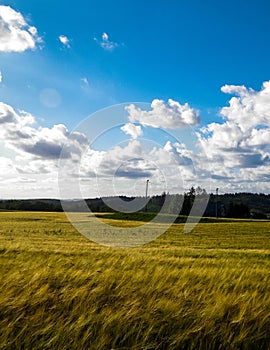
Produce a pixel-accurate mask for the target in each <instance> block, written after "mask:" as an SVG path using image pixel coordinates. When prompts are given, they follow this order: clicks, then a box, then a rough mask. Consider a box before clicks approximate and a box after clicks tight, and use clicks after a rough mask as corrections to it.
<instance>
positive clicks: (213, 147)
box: [0, 0, 270, 198]
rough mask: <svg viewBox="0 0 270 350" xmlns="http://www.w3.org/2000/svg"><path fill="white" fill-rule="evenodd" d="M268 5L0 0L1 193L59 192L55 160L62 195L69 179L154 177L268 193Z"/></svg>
mask: <svg viewBox="0 0 270 350" xmlns="http://www.w3.org/2000/svg"><path fill="white" fill-rule="evenodd" d="M269 15H270V3H269V1H262V0H259V1H256V2H255V1H250V0H249V1H242V0H239V1H220V2H218V3H217V2H216V1H212V0H211V1H210V0H206V1H199V0H197V1H176V0H174V1H172V0H171V1H170V0H169V1H152V0H149V1H142V0H139V1H136V2H135V1H134V2H127V1H123V0H122V1H120V0H118V1H108V0H107V1H106V0H105V1H102V2H101V1H81V0H79V1H77V2H76V3H75V4H68V5H67V3H66V2H64V1H61V0H60V1H57V2H53V1H51V0H49V1H48V0H47V1H43V0H39V1H38V2H37V1H34V0H28V1H27V2H26V1H21V0H12V1H2V2H1V5H0V72H1V74H0V81H1V82H0V102H1V103H0V170H1V173H0V180H1V182H0V198H38V197H54V198H59V197H60V196H61V195H60V194H59V188H58V187H59V186H58V180H57V179H58V174H59V163H58V162H59V158H61V159H62V160H63V159H64V160H65V167H66V166H67V167H68V169H69V171H67V170H65V172H63V171H62V170H63V169H61V171H60V172H61V176H64V177H65V180H64V182H65V184H66V185H67V187H66V190H65V197H76V196H77V195H76V191H74V193H68V191H69V189H70V188H72V186H71V185H70V186H69V185H68V184H72V183H73V182H74V181H77V182H78V183H80V184H81V185H80V188H81V192H82V193H83V195H84V196H87V197H95V196H99V195H111V194H117V195H118V194H127V195H128V194H132V195H142V194H143V191H144V186H145V181H146V179H148V178H150V188H149V190H150V194H155V193H161V192H162V191H163V190H165V191H169V192H170V193H175V192H182V191H186V190H187V189H188V188H189V187H190V186H192V185H194V186H201V187H205V188H206V189H207V190H208V191H214V190H215V188H216V187H219V188H220V192H221V193H222V192H223V193H224V192H235V191H245V192H249V191H252V192H266V193H269V192H270V188H269V187H270V186H269V177H270V175H269V174H270V150H269V139H270V128H269V127H270V85H269V82H268V81H269V79H270V65H269V62H270V35H269V34H270V30H269ZM135 102H140V103H145V104H136V103H135ZM114 105H119V107H110V106H114ZM108 129H110V131H108ZM100 134H102V135H103V136H102V137H101V136H100ZM94 136H95V137H96V138H98V140H95V142H94V143H93V144H92V143H91V140H92V141H93V140H94V139H95V137H94ZM63 147H64V150H65V152H66V153H63V152H62V155H61V150H62V149H63ZM149 155H151V158H149ZM66 162H70V163H67V164H66ZM60 163H61V162H60ZM61 164H62V163H61ZM70 164H71V165H70ZM74 164H75V167H74V168H73V165H74ZM78 164H79V166H78ZM65 169H66V168H65ZM72 169H73V170H72ZM97 177H98V183H99V184H98V185H97V181H96V180H97ZM74 179H75V180H74ZM164 184H165V185H164ZM151 191H152V192H151ZM71 192H72V191H71Z"/></svg>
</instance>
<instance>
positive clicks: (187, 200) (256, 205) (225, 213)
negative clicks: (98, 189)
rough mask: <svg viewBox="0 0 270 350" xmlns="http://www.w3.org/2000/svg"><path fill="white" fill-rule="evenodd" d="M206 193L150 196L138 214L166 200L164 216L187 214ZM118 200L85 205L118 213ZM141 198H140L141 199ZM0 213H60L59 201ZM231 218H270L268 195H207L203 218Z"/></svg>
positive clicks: (75, 203)
mask: <svg viewBox="0 0 270 350" xmlns="http://www.w3.org/2000/svg"><path fill="white" fill-rule="evenodd" d="M205 196H206V193H205V192H204V193H201V192H200V193H199V194H198V193H196V190H195V189H194V188H192V189H191V190H190V191H189V192H188V193H185V194H177V195H171V194H167V195H166V194H165V193H163V194H161V195H156V196H153V197H151V198H150V199H149V202H148V204H147V208H143V209H142V210H141V211H146V210H147V211H148V212H151V213H157V212H159V211H160V210H161V208H162V206H163V204H164V200H165V198H166V208H165V209H164V207H163V212H165V213H168V214H170V213H178V214H181V215H188V214H189V212H190V209H191V207H192V205H193V202H194V199H195V197H198V199H199V200H202V201H203V200H204V198H206V197H205ZM117 198H118V197H107V198H106V203H107V204H106V203H105V202H104V201H103V199H102V198H94V199H86V200H85V202H86V203H87V206H88V207H89V208H90V209H91V211H93V212H115V211H119V212H121V211H122V210H121V207H120V206H119V208H118V210H113V209H111V207H110V203H113V204H114V205H113V207H114V208H117V207H116V206H115V203H116V199H117ZM120 198H121V199H122V200H123V201H126V202H129V201H131V200H133V199H134V198H135V197H126V196H121V197H120ZM142 199H143V198H142ZM85 202H83V201H81V200H69V201H68V200H66V201H65V210H66V211H85V210H87V207H86V206H85ZM179 208H181V210H180V213H179ZM0 210H15V211H18V210H22V211H52V212H55V211H63V208H62V205H61V201H60V200H58V199H26V200H0ZM216 214H217V215H218V217H231V218H257V219H260V218H261V219H265V218H270V194H262V193H260V194H258V193H228V194H222V195H219V196H216V195H214V194H210V197H209V201H208V204H207V207H206V210H205V213H204V216H207V217H215V216H216Z"/></svg>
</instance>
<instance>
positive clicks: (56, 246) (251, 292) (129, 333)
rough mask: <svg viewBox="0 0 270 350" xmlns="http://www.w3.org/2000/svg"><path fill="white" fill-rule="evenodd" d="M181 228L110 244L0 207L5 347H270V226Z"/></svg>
mask: <svg viewBox="0 0 270 350" xmlns="http://www.w3.org/2000/svg"><path fill="white" fill-rule="evenodd" d="M104 220H105V221H106V220H107V222H108V223H109V222H110V219H104ZM114 224H115V223H114ZM126 224H127V222H124V221H118V225H126ZM131 224H132V225H134V222H133V223H131ZM182 230H183V224H174V225H173V226H172V227H171V228H170V229H169V230H168V231H167V232H166V233H165V234H163V235H162V236H161V237H159V238H158V239H157V240H155V241H153V242H151V243H148V244H146V245H144V246H140V247H136V248H124V249H122V248H111V247H104V246H100V245H98V244H96V243H94V242H91V241H89V240H87V239H86V238H85V237H83V236H82V235H80V234H79V233H78V232H77V231H75V229H74V228H73V226H72V225H71V224H70V223H69V222H68V220H67V218H66V216H65V214H64V213H39V212H35V213H32V212H1V213H0V264H1V269H0V271H1V272H0V275H1V282H0V290H1V292H0V349H5V350H11V349H12V350H13V349H61V350H67V349H74V350H75V349H76V350H82V349H95V350H96V349H102V350H103V349H104V350H107V349H108V350H109V349H134V350H135V349H136V350H139V349H141V350H143V349H145V350H146V349H153V350H154V349H156V350H161V349H254V350H255V349H256V350H257V349H270V274H269V271H270V223H269V222H263V221H261V222H258V221H257V222H255V221H254V222H245V221H243V222H239V221H238V222H233V221H232V222H226V221H224V222H217V223H214V222H213V223H201V224H199V225H197V226H196V228H195V229H194V231H192V233H190V234H188V235H184V234H183V232H182Z"/></svg>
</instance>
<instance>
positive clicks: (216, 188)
mask: <svg viewBox="0 0 270 350" xmlns="http://www.w3.org/2000/svg"><path fill="white" fill-rule="evenodd" d="M216 218H218V187H217V188H216Z"/></svg>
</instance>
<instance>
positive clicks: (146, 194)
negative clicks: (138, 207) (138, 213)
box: [145, 180, 149, 211]
mask: <svg viewBox="0 0 270 350" xmlns="http://www.w3.org/2000/svg"><path fill="white" fill-rule="evenodd" d="M148 185H149V180H146V189H145V198H146V205H145V211H147V198H148Z"/></svg>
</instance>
